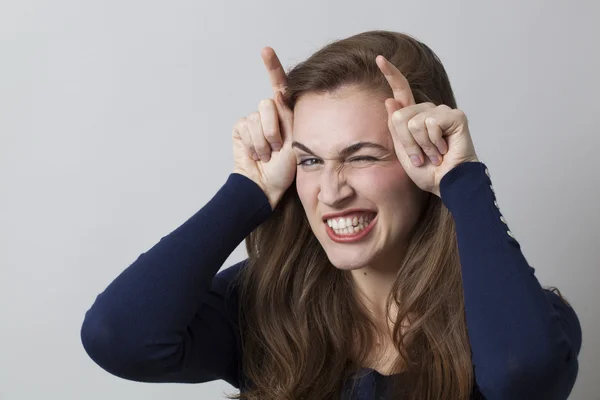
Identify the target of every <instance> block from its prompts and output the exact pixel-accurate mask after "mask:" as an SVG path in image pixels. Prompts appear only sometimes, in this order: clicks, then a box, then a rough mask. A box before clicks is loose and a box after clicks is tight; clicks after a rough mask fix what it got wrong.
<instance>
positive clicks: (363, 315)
mask: <svg viewBox="0 0 600 400" xmlns="http://www.w3.org/2000/svg"><path fill="white" fill-rule="evenodd" d="M262 56H263V60H264V62H265V65H266V67H267V70H268V72H269V76H270V79H271V84H272V86H273V89H274V93H275V95H274V98H273V99H266V100H263V101H262V102H260V105H259V110H258V112H255V113H252V114H250V115H249V116H248V117H247V118H242V119H240V120H239V121H238V122H237V123H236V124H235V126H234V130H233V152H234V160H235V166H234V169H233V173H232V174H231V175H230V176H229V178H228V179H227V181H226V182H225V183H224V185H223V186H222V188H221V189H220V190H219V191H218V192H217V193H216V194H215V195H214V197H213V198H212V199H211V200H210V201H209V202H208V203H207V204H206V205H205V206H204V207H202V208H201V209H200V210H199V211H198V212H197V213H196V214H195V215H193V216H191V218H189V220H187V221H186V222H185V223H184V224H182V225H181V226H180V227H178V228H177V229H175V230H174V231H173V232H171V233H170V234H169V235H167V236H165V237H163V238H162V239H161V240H160V241H159V242H158V243H157V244H156V245H154V246H153V247H152V248H151V249H150V250H148V251H147V252H145V253H143V254H141V255H140V257H139V258H138V259H137V260H136V261H135V262H134V263H133V264H132V265H130V266H129V267H128V268H127V269H126V270H125V271H124V272H123V273H122V274H120V276H118V277H117V278H116V279H115V280H114V281H113V282H112V283H111V284H110V285H109V286H108V287H107V288H106V290H105V291H104V292H103V293H101V294H100V295H99V296H98V298H97V299H96V301H95V303H94V305H93V306H92V307H91V309H90V310H89V311H88V312H87V314H86V317H85V321H84V323H83V327H82V341H83V345H84V347H85V349H86V351H87V352H88V354H89V355H90V357H91V358H92V359H93V360H94V361H95V362H96V363H98V364H99V365H100V366H101V367H103V368H104V369H105V370H107V371H108V372H110V373H112V374H114V375H116V376H119V377H122V378H125V379H131V380H136V381H144V382H207V381H211V380H215V379H223V380H225V381H227V382H229V383H230V384H232V385H234V386H235V387H236V388H239V389H240V393H239V394H237V395H230V396H229V397H230V398H243V399H260V400H282V399H286V400H287V399H289V400H299V399H306V400H317V399H318V400H321V399H340V398H342V399H418V400H423V399H432V400H434V399H435V400H439V399H451V400H457V399H458V400H467V399H480V398H485V399H489V400H509V399H510V400H520V399H523V400H524V399H527V400H532V399H544V400H549V399H566V398H567V396H568V395H569V393H570V391H571V389H572V387H573V385H574V382H575V379H576V376H577V372H578V361H577V357H578V354H579V350H580V347H581V340H582V338H581V335H582V334H581V327H580V325H579V321H578V318H577V315H576V314H575V312H574V310H573V309H572V308H571V307H570V305H569V304H568V303H567V302H566V300H564V299H563V298H562V296H561V295H560V292H558V294H555V292H554V291H552V290H549V289H545V288H542V286H540V283H539V282H538V280H537V279H536V277H535V275H534V269H533V268H532V267H531V266H529V265H528V263H527V261H526V259H525V257H524V256H523V253H522V252H521V248H520V245H519V243H518V241H517V240H516V239H515V237H514V235H513V234H512V233H511V231H510V229H509V227H508V226H507V224H506V219H505V218H504V217H503V216H502V214H501V211H500V209H499V207H498V203H497V202H496V199H495V195H494V189H493V186H492V182H491V179H490V174H489V171H488V169H487V168H486V166H485V164H483V163H482V162H481V161H480V160H479V159H478V157H477V154H476V152H475V148H474V146H473V141H472V139H471V135H470V133H469V128H468V123H467V119H466V116H465V114H464V113H463V112H462V111H461V110H459V109H457V105H456V101H455V99H454V95H453V93H452V89H451V86H450V83H449V80H448V77H447V75H446V72H445V70H444V67H443V66H442V64H441V62H440V60H439V59H438V57H437V56H436V55H435V54H434V53H433V52H432V51H431V49H430V48H429V47H427V46H426V45H424V44H423V43H421V42H419V41H417V40H416V39H414V38H412V37H410V36H408V35H405V34H400V33H395V32H389V31H371V32H365V33H362V34H358V35H355V36H352V37H349V38H346V39H344V40H339V41H336V42H334V43H331V44H329V45H327V46H326V47H324V48H322V49H321V50H319V51H318V52H316V53H315V54H314V55H312V56H311V57H310V58H309V59H307V60H306V61H305V62H303V63H300V64H299V65H297V66H296V67H295V68H293V69H291V71H290V72H289V73H288V74H286V73H285V72H284V70H283V68H282V66H281V64H280V62H279V60H278V58H277V56H276V55H275V53H274V52H273V50H272V49H271V48H269V47H267V48H265V49H264V50H263V54H262ZM292 110H293V111H292ZM244 239H246V245H247V251H248V254H249V257H248V259H246V260H244V261H242V262H240V263H238V264H236V265H233V266H231V267H228V268H226V269H224V270H223V271H221V272H218V271H219V269H220V268H221V266H222V265H223V263H224V262H225V260H226V259H227V258H228V256H229V255H230V254H231V252H232V251H233V250H234V249H235V248H236V247H237V245H238V244H239V243H240V242H241V241H242V240H244ZM554 289H555V288H554ZM555 290H556V289H555Z"/></svg>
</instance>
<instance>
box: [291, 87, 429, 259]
mask: <svg viewBox="0 0 600 400" xmlns="http://www.w3.org/2000/svg"><path fill="white" fill-rule="evenodd" d="M386 98H387V94H386V93H384V92H383V91H380V90H378V91H376V90H373V89H371V90H369V89H366V88H361V87H359V86H357V85H353V86H350V85H344V86H341V87H339V88H336V89H334V90H333V91H332V92H325V93H313V92H307V93H304V94H302V95H301V96H299V97H298V101H297V102H296V103H295V107H294V134H293V139H294V142H293V145H292V146H293V148H294V153H295V155H296V160H297V162H298V169H297V172H296V190H297V193H298V197H299V199H300V201H301V203H302V206H303V208H304V211H305V213H306V216H307V219H308V222H309V225H310V227H311V229H312V231H313V233H314V235H315V237H316V238H317V240H318V241H319V243H320V244H321V246H322V247H323V249H324V250H325V253H326V254H327V257H328V258H329V261H330V262H331V263H332V264H333V265H334V266H335V267H337V268H340V269H344V270H349V269H356V268H361V267H364V266H369V267H372V268H390V266H392V268H394V267H393V265H396V266H397V265H398V260H399V259H400V258H401V257H402V254H403V252H404V247H405V245H406V243H405V241H406V238H407V237H408V235H409V234H410V232H411V230H412V229H413V227H414V226H415V224H416V223H417V220H418V218H419V215H420V212H421V208H422V207H423V206H424V204H425V200H426V198H427V196H426V195H427V194H426V193H425V192H423V191H421V190H420V189H419V188H418V187H417V186H416V185H415V184H414V183H413V182H412V180H411V179H410V178H409V177H408V176H407V175H406V173H405V172H404V169H403V168H402V166H401V164H400V162H399V161H398V158H397V157H396V153H395V150H394V144H393V142H392V138H391V136H390V132H389V128H388V124H387V111H386V109H385V105H384V100H385V99H386ZM353 219H356V220H355V221H352V220H353ZM361 219H365V220H364V221H363V222H362V223H361V222H360V221H361ZM369 221H370V222H369ZM352 222H354V224H352ZM349 230H352V232H350V231H349ZM354 230H356V231H357V232H356V233H360V232H365V233H366V232H368V234H366V235H365V236H363V237H357V239H358V240H353V241H346V240H347V239H349V238H350V236H348V234H352V235H355V234H356V233H355V232H354ZM338 235H340V236H341V238H338V237H337V236H338Z"/></svg>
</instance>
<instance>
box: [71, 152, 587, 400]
mask: <svg viewBox="0 0 600 400" xmlns="http://www.w3.org/2000/svg"><path fill="white" fill-rule="evenodd" d="M440 194H441V198H442V201H443V203H444V204H445V206H446V207H447V208H448V209H449V210H450V212H451V214H452V216H453V218H454V220H455V222H456V231H457V238H458V247H459V255H460V260H461V269H462V277H463V284H464V297H465V312H466V322H467V328H468V332H469V340H470V343H471V348H472V355H473V356H472V361H473V368H474V372H475V391H474V393H473V396H472V398H473V399H476V398H481V397H480V396H481V395H483V396H485V399H488V400H521V399H522V400H525V399H527V400H534V399H543V400H552V399H561V400H562V399H567V397H568V395H569V393H570V392H571V389H572V387H573V385H574V383H575V379H576V377H577V372H578V361H577V357H578V354H579V351H580V348H581V340H582V333H581V326H580V324H579V320H578V317H577V315H576V314H575V312H574V310H573V309H572V308H571V307H570V306H569V305H568V304H566V303H565V302H563V301H562V300H561V299H560V297H559V296H558V295H556V294H555V293H553V292H550V291H548V290H545V289H543V288H542V287H541V286H540V283H539V282H538V280H537V278H536V277H535V275H534V269H533V268H532V267H531V266H529V265H528V263H527V261H526V259H525V257H524V256H523V253H522V252H521V248H520V245H519V243H518V242H517V240H515V238H514V235H513V234H512V233H511V232H510V230H509V228H508V226H507V225H506V220H505V219H504V218H503V217H502V214H501V213H500V209H499V208H498V204H497V202H496V201H495V200H496V199H495V196H494V189H493V187H492V182H491V180H490V177H489V173H488V170H487V168H486V166H485V164H483V163H479V162H468V163H463V164H460V165H458V166H457V167H455V168H454V169H452V170H451V171H450V172H448V173H447V174H446V175H445V176H444V177H443V179H442V181H441V183H440ZM271 212H272V210H271V207H270V205H269V202H268V200H267V197H266V196H265V194H264V193H263V192H262V191H261V189H260V188H259V187H258V186H257V185H256V184H255V183H254V182H253V181H251V180H250V179H248V178H246V177H245V176H243V175H239V174H231V175H230V176H229V177H228V179H227V181H226V182H225V184H224V185H223V186H222V187H221V188H220V189H219V191H218V192H217V193H216V194H215V195H214V197H213V198H212V199H211V200H210V201H209V202H208V203H207V204H206V205H205V206H204V207H202V208H201V209H200V210H199V211H198V212H197V213H195V214H194V215H193V216H192V217H191V218H189V219H188V220H187V221H185V222H184V223H183V224H182V225H181V226H179V227H178V228H177V229H175V230H174V231H173V232H171V233H170V234H168V235H167V236H164V237H162V238H161V239H160V241H159V242H158V243H156V244H155V245H154V246H153V247H152V248H151V249H149V250H148V251H147V252H145V253H142V254H141V255H140V256H139V257H138V258H137V259H136V260H135V261H134V262H133V263H132V264H131V265H130V266H129V267H128V268H126V269H125V270H124V271H123V272H122V273H121V274H120V275H119V276H118V277H117V278H116V279H115V280H114V281H113V282H112V283H111V284H110V285H109V286H108V287H107V288H106V289H105V290H104V291H103V292H102V293H101V294H100V295H98V297H97V298H96V300H95V302H94V304H93V305H92V307H91V308H90V310H89V311H88V312H87V313H86V315H85V319H84V322H83V325H82V329H81V340H82V343H83V346H84V348H85V350H86V351H87V353H88V354H89V356H90V357H91V358H92V359H93V360H94V361H95V362H96V363H97V364H98V365H100V366H101V367H102V368H104V369H105V370H106V371H108V372H110V373H111V374H114V375H116V376H119V377H121V378H124V379H130V380H135V381H141V382H181V383H200V382H207V381H211V380H216V379H223V380H225V381H227V382H229V383H230V384H231V385H233V386H235V387H236V388H241V389H242V390H243V388H244V387H246V386H245V381H244V377H243V376H242V372H241V365H240V364H241V348H240V332H239V329H237V323H236V322H237V321H235V315H236V313H237V294H236V291H235V290H233V291H229V292H227V293H226V291H227V288H228V287H229V283H230V282H231V281H232V279H233V278H234V277H235V275H236V273H237V271H238V270H239V268H243V267H244V265H245V262H246V260H244V261H242V262H240V263H237V264H235V265H233V266H231V267H229V268H226V269H224V270H222V271H220V272H219V269H220V268H221V267H222V266H223V264H224V262H225V261H226V259H227V258H228V257H229V255H230V254H231V253H232V252H233V250H235V248H236V247H237V246H238V245H239V244H240V243H241V242H242V240H244V238H245V237H246V236H247V235H248V234H249V233H250V232H252V231H253V230H254V229H255V228H256V227H257V226H259V225H260V224H261V223H262V222H263V221H265V220H266V219H267V217H269V215H270V213H271ZM234 286H235V285H232V288H233V287H234ZM364 370H365V372H367V373H366V374H365V376H364V378H361V381H360V390H359V392H358V395H357V396H355V397H354V398H356V399H359V398H360V399H361V400H367V399H368V400H375V399H376V398H377V394H376V393H378V392H379V391H380V390H381V387H382V386H385V382H386V379H389V378H387V377H385V376H383V375H381V374H379V373H377V372H376V371H373V370H369V369H367V368H365V369H364ZM344 397H345V398H349V396H346V395H345V396H344Z"/></svg>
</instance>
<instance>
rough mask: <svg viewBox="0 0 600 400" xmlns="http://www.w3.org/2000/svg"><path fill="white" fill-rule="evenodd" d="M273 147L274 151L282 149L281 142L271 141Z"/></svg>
mask: <svg viewBox="0 0 600 400" xmlns="http://www.w3.org/2000/svg"><path fill="white" fill-rule="evenodd" d="M271 148H272V149H273V151H279V150H281V143H271Z"/></svg>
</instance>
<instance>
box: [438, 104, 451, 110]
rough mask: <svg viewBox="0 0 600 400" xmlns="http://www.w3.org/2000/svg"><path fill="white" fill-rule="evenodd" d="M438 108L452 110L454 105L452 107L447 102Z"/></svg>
mask: <svg viewBox="0 0 600 400" xmlns="http://www.w3.org/2000/svg"><path fill="white" fill-rule="evenodd" d="M436 108H437V109H439V110H444V111H450V110H452V107H450V106H449V105H447V104H440V105H439V106H437V107H436Z"/></svg>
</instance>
